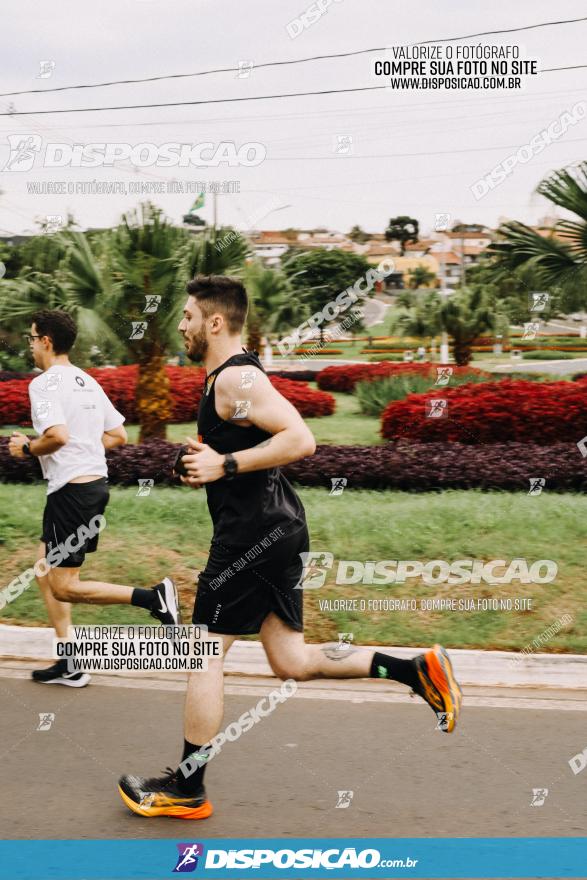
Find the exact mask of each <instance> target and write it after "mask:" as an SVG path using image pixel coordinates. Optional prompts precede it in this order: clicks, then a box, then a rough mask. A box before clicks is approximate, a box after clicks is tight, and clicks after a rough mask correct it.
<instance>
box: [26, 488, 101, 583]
mask: <svg viewBox="0 0 587 880" xmlns="http://www.w3.org/2000/svg"><path fill="white" fill-rule="evenodd" d="M108 498H109V491H108V480H107V479H106V477H100V478H99V479H97V480H92V482H91V483H66V484H65V486H62V488H61V489H58V490H57V492H51V494H50V495H47V504H46V506H45V510H44V513H43V534H42V535H41V541H43V542H44V544H45V555H46V556H48V555H49V553H50V552H51V551H52V550H54V549H56V548H57V547H60V556H62V557H63V558H62V559H61V561H58V562H55V563H54V562H53V561H52V560H51V559H48V560H47V561H48V563H49V565H51V566H52V567H55V568H80V567H81V566H82V564H83V561H84V559H85V556H86V553H94V551H95V550H96V549H97V547H98V537H99V535H98V532H97V531H96V526H97V522H96V520H95V519H94V517H96V516H101V515H102V514H103V513H104V511H105V509H106V505H107V504H108ZM81 526H83V527H84V530H86V531H90V532H92V533H93V536H92V537H85V536H84V532H83V530H82V532H78V530H79V529H80V527H81ZM66 543H69V545H70V548H71V549H69V548H68V547H67V546H66ZM78 545H79V548H78Z"/></svg>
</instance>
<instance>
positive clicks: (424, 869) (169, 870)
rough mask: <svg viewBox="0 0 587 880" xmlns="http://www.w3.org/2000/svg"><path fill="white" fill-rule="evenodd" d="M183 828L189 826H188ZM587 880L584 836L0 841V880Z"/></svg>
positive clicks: (586, 842) (586, 839)
mask: <svg viewBox="0 0 587 880" xmlns="http://www.w3.org/2000/svg"><path fill="white" fill-rule="evenodd" d="M186 831H187V829H186ZM178 874H191V875H192V876H193V877H194V880H196V878H198V877H199V878H212V877H217V878H219V880H227V878H230V880H235V878H236V877H241V876H243V877H256V878H297V877H299V878H300V880H305V878H312V877H331V878H354V877H359V878H360V877H363V878H365V880H367V878H369V880H372V878H373V880H374V878H379V877H381V878H395V877H403V878H429V880H432V878H436V877H439V878H447V880H457V878H477V877H486V878H494V880H498V878H518V877H523V878H544V877H549V878H551V877H556V878H558V877H580V878H586V877H587V837H550V838H542V837H515V838H488V837H480V838H457V839H454V838H452V839H451V838H433V839H430V838H420V837H415V838H396V839H393V838H353V839H329V840H326V839H323V838H308V837H306V838H267V839H260V838H243V839H227V838H218V839H209V840H206V839H202V838H198V837H197V836H195V838H194V839H192V838H190V836H189V833H185V834H184V836H183V837H182V838H181V839H180V840H177V841H176V840H173V839H171V840H22V841H20V840H9V841H1V842H0V877H1V878H2V880H40V878H43V880H49V878H51V880H135V878H137V880H161V878H167V877H176V876H177V875H178Z"/></svg>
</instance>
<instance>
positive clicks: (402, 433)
mask: <svg viewBox="0 0 587 880" xmlns="http://www.w3.org/2000/svg"><path fill="white" fill-rule="evenodd" d="M432 398H443V399H445V400H446V401H447V409H446V413H447V415H446V417H445V418H429V417H428V416H427V412H426V409H427V406H426V405H427V401H428V400H430V399H432ZM381 433H382V435H383V437H385V438H386V439H387V440H405V439H408V438H409V439H410V440H411V441H412V442H425V443H430V442H438V441H450V442H459V443H473V444H475V443H502V442H509V441H525V442H528V443H533V444H540V445H544V446H547V445H550V444H553V443H558V442H562V441H568V442H572V443H577V442H578V440H579V439H580V438H581V437H584V436H585V435H586V434H587V383H586V382H582V381H579V382H527V381H510V380H508V379H505V380H503V381H501V382H486V383H484V384H480V385H473V384H467V385H462V386H461V387H460V388H452V389H447V388H442V389H435V390H434V391H432V392H428V393H426V394H411V395H410V396H409V397H407V398H406V400H401V401H398V402H396V403H390V404H389V405H388V406H387V407H386V409H385V411H384V413H383V419H382V431H381ZM552 468H556V463H555V462H551V469H552Z"/></svg>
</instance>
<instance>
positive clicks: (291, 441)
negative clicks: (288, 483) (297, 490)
mask: <svg viewBox="0 0 587 880" xmlns="http://www.w3.org/2000/svg"><path fill="white" fill-rule="evenodd" d="M241 372H242V371H241V370H240V368H239V367H228V368H227V369H226V370H224V371H223V372H222V373H221V374H220V376H219V377H218V379H217V380H216V386H215V387H216V395H215V396H216V410H217V412H218V415H219V416H220V417H221V418H222V419H224V420H225V421H231V420H234V422H235V424H239V423H240V424H241V425H243V426H249V425H256V426H257V427H258V428H261V429H262V430H263V431H267V433H269V434H271V435H272V436H271V437H269V438H268V439H267V440H264V441H263V442H262V443H260V444H258V445H257V446H254V447H252V448H251V449H242V450H240V451H239V452H235V453H233V455H234V458H235V459H236V462H237V465H238V472H239V473H247V472H248V471H260V470H268V469H269V468H273V467H280V466H282V465H285V464H288V463H289V462H292V461H297V460H298V459H300V458H305V457H306V456H308V455H313V454H314V452H315V451H316V441H315V439H314V435H313V434H312V432H311V431H310V429H309V428H308V426H307V425H306V424H305V422H304V420H303V419H302V417H301V416H300V414H299V412H298V411H297V409H296V408H295V407H294V406H292V404H291V403H290V402H289V400H286V399H285V397H283V395H282V394H280V393H279V392H278V391H277V389H276V388H274V386H273V385H272V383H271V382H270V380H269V378H268V377H267V375H266V374H265V373H263V372H262V371H260V370H256V371H255V373H256V376H255V380H254V381H253V382H252V384H251V385H250V386H248V387H247V388H246V390H245V389H243V388H242V382H241ZM243 411H246V415H247V418H241V417H240V416H241V414H242V412H243ZM237 414H238V415H237ZM235 415H237V418H235ZM188 442H189V444H190V447H191V450H192V451H191V452H190V454H188V455H184V457H183V462H184V464H185V466H186V469H187V471H188V475H189V478H188V479H187V480H186V483H187V484H188V485H194V484H196V481H197V482H199V483H200V484H202V483H209V482H211V481H213V480H218V479H220V478H221V477H223V476H224V456H223V455H220V454H219V453H217V452H215V451H214V450H213V449H211V448H210V447H209V446H207V445H206V444H205V443H198V442H197V441H195V440H192V439H191V438H188ZM182 482H183V481H182Z"/></svg>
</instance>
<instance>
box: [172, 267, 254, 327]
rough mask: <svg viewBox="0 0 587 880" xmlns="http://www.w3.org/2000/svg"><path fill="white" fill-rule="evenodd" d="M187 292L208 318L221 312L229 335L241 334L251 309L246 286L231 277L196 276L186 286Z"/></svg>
mask: <svg viewBox="0 0 587 880" xmlns="http://www.w3.org/2000/svg"><path fill="white" fill-rule="evenodd" d="M186 289H187V292H188V293H189V295H190V296H193V297H194V299H195V300H196V302H197V303H198V305H199V307H200V309H201V310H202V314H203V315H204V317H205V318H208V317H209V316H210V315H212V314H214V312H220V313H221V314H222V315H224V317H225V318H226V323H227V325H228V331H229V333H240V332H241V330H242V329H243V327H244V323H245V321H246V318H247V311H248V308H249V298H248V296H247V291H246V290H245V286H244V284H242V282H240V281H239V280H238V278H231V277H230V276H229V275H196V277H195V278H192V280H191V281H188V283H187V285H186Z"/></svg>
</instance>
